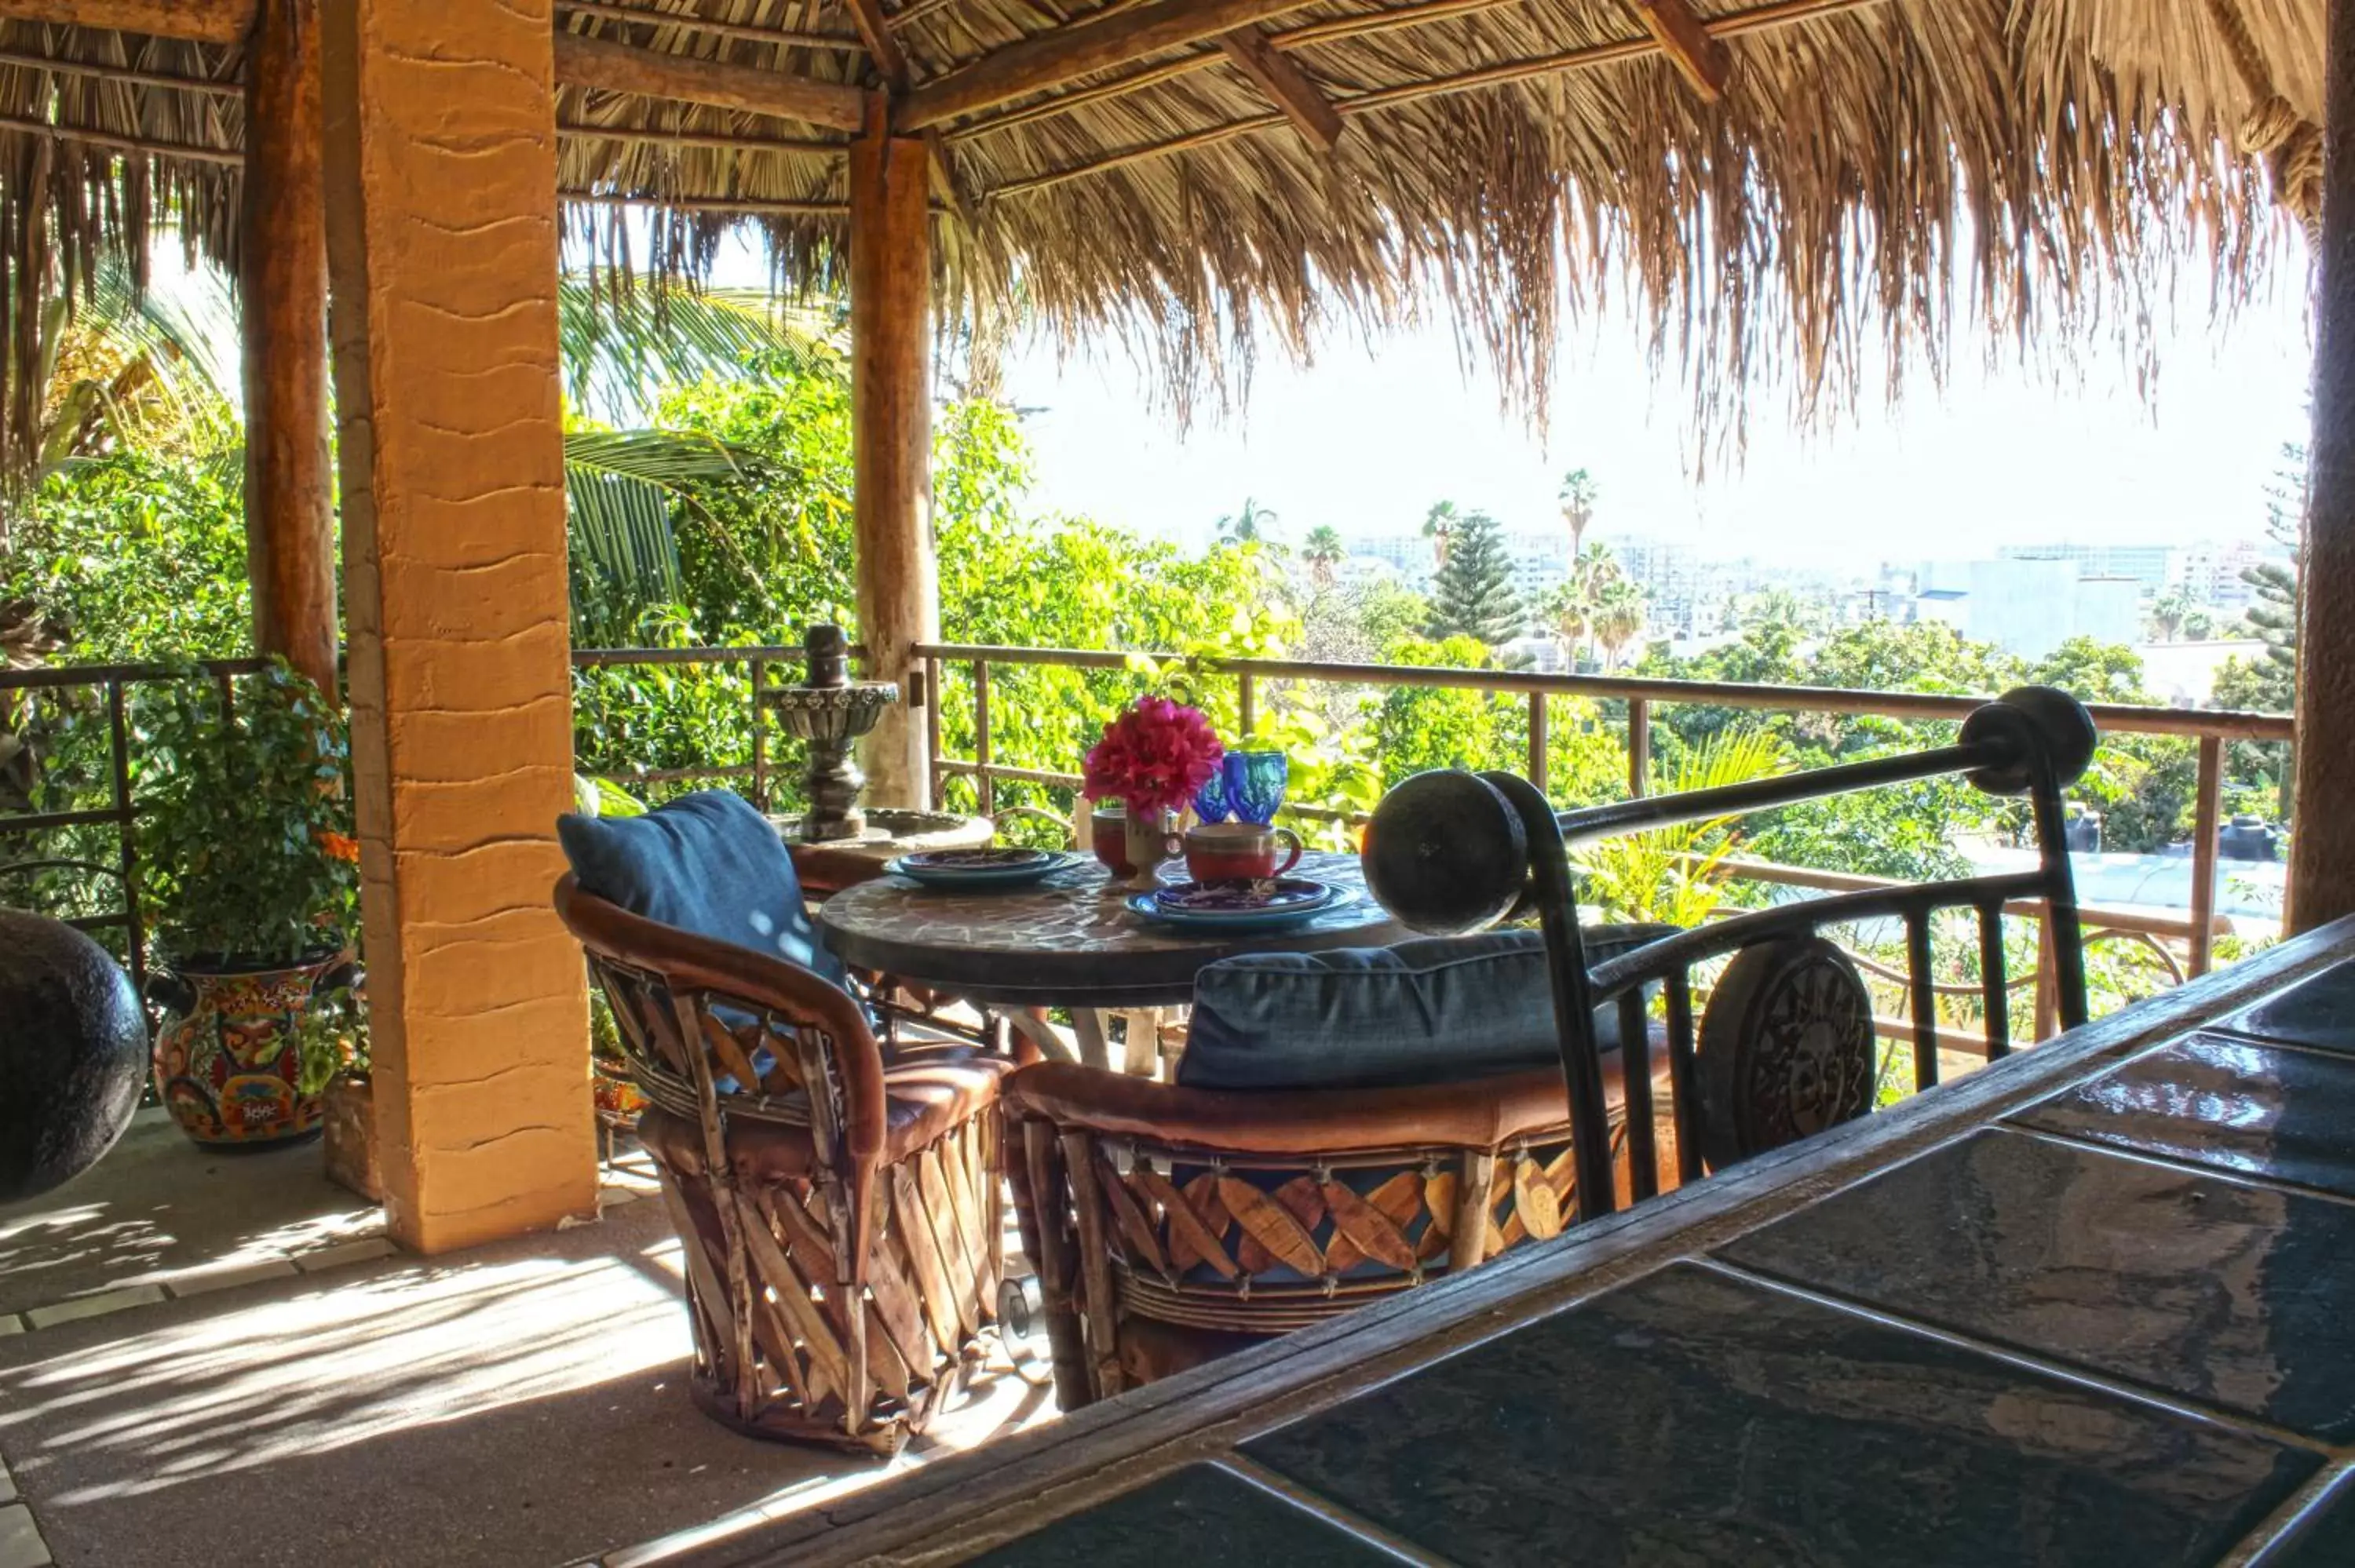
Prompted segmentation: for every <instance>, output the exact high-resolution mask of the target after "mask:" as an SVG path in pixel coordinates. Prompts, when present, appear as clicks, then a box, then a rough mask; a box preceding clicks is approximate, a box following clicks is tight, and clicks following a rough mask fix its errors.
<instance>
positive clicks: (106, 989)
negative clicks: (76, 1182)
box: [0, 909, 147, 1202]
mask: <svg viewBox="0 0 2355 1568" xmlns="http://www.w3.org/2000/svg"><path fill="white" fill-rule="evenodd" d="M146 1080H147V1020H146V1017H145V1015H144V1014H143V1013H142V1012H141V1011H140V1008H139V998H138V995H137V994H136V993H135V992H134V991H133V990H132V989H131V977H130V976H129V975H127V974H124V973H123V966H122V965H120V964H118V963H116V962H115V961H114V959H112V957H111V956H109V954H108V953H107V951H106V949H105V948H101V947H100V946H99V945H98V944H97V943H96V942H93V941H91V939H90V938H88V937H85V936H83V935H82V934H81V933H80V931H77V930H75V929H74V928H73V927H70V926H68V925H65V924H63V923H61V922H59V921H56V920H48V919H44V918H43V917H41V916H37V915H27V914H25V913H23V912H22V911H20V910H15V909H0V1202H14V1201H15V1200H16V1199H20V1198H29V1197H32V1196H34V1195H36V1194H37V1193H41V1192H48V1191H49V1190H50V1189H52V1188H54V1187H59V1186H62V1185H63V1184H64V1183H66V1182H68V1181H72V1180H73V1179H74V1178H75V1177H77V1176H79V1175H80V1174H81V1173H82V1172H83V1171H87V1170H89V1169H90V1168H91V1166H92V1165H94V1164H96V1163H97V1162H98V1159H99V1157H100V1156H101V1155H102V1154H104V1153H105V1152H106V1151H107V1150H110V1149H112V1148H113V1147H114V1140H115V1139H118V1138H120V1137H122V1136H123V1128H126V1127H129V1126H130V1125H131V1116H132V1113H133V1112H134V1111H136V1110H137V1109H138V1108H139V1094H140V1089H141V1087H142V1086H144V1084H145V1083H146Z"/></svg>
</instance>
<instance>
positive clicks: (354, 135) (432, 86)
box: [324, 0, 597, 1252]
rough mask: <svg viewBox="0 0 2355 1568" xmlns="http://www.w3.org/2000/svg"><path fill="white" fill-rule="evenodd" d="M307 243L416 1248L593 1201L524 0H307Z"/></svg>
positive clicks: (552, 379) (397, 1223)
mask: <svg viewBox="0 0 2355 1568" xmlns="http://www.w3.org/2000/svg"><path fill="white" fill-rule="evenodd" d="M324 15H325V23H326V26H325V40H324V62H325V101H326V119H327V182H326V183H327V197H328V209H327V210H328V260H329V263H330V269H331V273H332V277H333V281H334V315H333V329H334V339H335V348H336V411H337V415H338V418H339V419H340V420H341V425H342V439H341V441H340V444H339V448H338V450H339V455H340V458H341V461H342V465H343V470H342V471H343V505H344V579H345V583H346V599H347V607H346V608H347V620H348V622H349V627H350V639H351V654H350V683H351V706H352V753H353V777H354V791H355V795H356V797H357V809H358V819H359V835H360V872H361V897H362V913H363V916H364V918H365V925H366V931H367V940H368V1013H369V1020H370V1023H371V1026H372V1040H373V1045H374V1051H375V1092H376V1111H377V1128H378V1158H379V1162H380V1164H381V1166H382V1169H383V1173H384V1185H385V1207H386V1211H387V1213H388V1215H389V1219H390V1222H391V1225H392V1231H393V1234H394V1235H395V1237H396V1238H398V1239H399V1240H400V1241H401V1242H403V1243H404V1244H406V1245H410V1246H412V1247H416V1248H418V1249H420V1250H422V1251H428V1252H432V1251H439V1250H442V1249H444V1248H449V1247H457V1246H465V1245H471V1244H473V1243H475V1242H479V1241H485V1240H488V1239H490V1238H492V1237H495V1236H500V1235H509V1234H516V1233H518V1232H523V1231H529V1230H537V1229H545V1228H547V1227H549V1226H551V1225H554V1224H556V1223H557V1222H558V1221H559V1220H561V1219H562V1218H564V1217H565V1216H566V1215H568V1214H591V1213H595V1211H596V1205H597V1161H596V1135H595V1131H594V1126H593V1122H592V1118H591V1108H590V1099H589V1015H588V995H587V990H586V987H585V984H584V982H583V979H582V972H581V949H580V948H578V947H577V946H576V945H575V944H574V943H573V942H572V941H571V939H570V938H569V937H568V936H567V934H566V933H565V931H564V928H563V927H561V926H560V925H559V923H558V921H557V919H556V916H555V913H554V911H553V909H552V908H551V907H550V906H549V893H550V891H551V889H552V888H553V887H554V886H555V884H556V880H557V877H558V874H559V873H560V872H561V870H562V869H563V857H562V855H561V854H560V853H559V851H558V849H557V846H556V837H555V828H556V818H557V815H558V813H559V812H561V811H565V810H570V808H571V803H572V709H571V668H570V663H571V661H570V645H569V635H568V616H569V606H568V594H567V586H566V581H565V536H564V450H563V435H562V425H561V417H560V413H559V398H558V384H557V373H558V363H557V330H556V283H557V213H556V116H555V103H554V90H553V87H552V83H551V71H552V59H551V55H552V51H551V48H550V39H551V37H553V32H554V27H553V17H552V16H551V15H550V5H549V0H504V3H503V4H500V5H451V4H450V3H449V0H327V4H326V6H325V13H324Z"/></svg>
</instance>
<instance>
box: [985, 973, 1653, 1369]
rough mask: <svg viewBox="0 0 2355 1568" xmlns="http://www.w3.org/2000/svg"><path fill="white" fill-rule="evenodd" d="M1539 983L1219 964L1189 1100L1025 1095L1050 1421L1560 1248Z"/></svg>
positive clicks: (1031, 1236)
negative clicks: (1253, 1347) (1292, 1334)
mask: <svg viewBox="0 0 2355 1568" xmlns="http://www.w3.org/2000/svg"><path fill="white" fill-rule="evenodd" d="M1672 933H1673V927H1615V928H1610V929H1608V930H1605V929H1603V928H1598V929H1597V930H1596V931H1595V932H1594V933H1593V935H1592V940H1593V945H1594V947H1595V948H1596V950H1597V951H1598V952H1615V951H1625V950H1629V949H1633V948H1639V947H1641V946H1642V945H1643V944H1644V943H1645V942H1647V941H1650V940H1654V939H1657V938H1660V937H1662V936H1665V935H1668V934H1672ZM1545 964H1546V955H1545V952H1544V949H1543V948H1542V946H1541V945H1540V943H1538V941H1537V940H1536V938H1535V937H1534V934H1507V935H1501V936H1490V937H1475V938H1462V939H1455V940H1450V941H1444V942H1409V943H1403V944H1401V945H1399V946H1397V947H1394V948H1385V949H1363V950H1349V951H1341V952H1327V953H1320V954H1313V955H1303V954H1282V955H1279V954H1263V955H1254V956H1252V957H1249V958H1244V959H1230V960H1227V961H1225V962H1223V963H1220V964H1216V965H1212V966H1211V967H1210V968H1209V969H1205V970H1204V971H1203V973H1202V976H1201V978H1200V979H1199V980H1198V981H1197V983H1196V989H1195V1009H1194V1025H1193V1029H1192V1038H1191V1041H1190V1043H1189V1044H1188V1048H1187V1054H1186V1055H1185V1056H1184V1057H1183V1058H1181V1060H1180V1062H1179V1064H1178V1069H1177V1079H1178V1081H1177V1082H1176V1083H1156V1082H1153V1081H1151V1080H1148V1079H1144V1078H1138V1077H1134V1076H1130V1075H1124V1074H1119V1073H1112V1072H1106V1071H1103V1070H1102V1069H1097V1068H1091V1067H1085V1066H1081V1065H1074V1064H1070V1063H1045V1064H1040V1065H1035V1066H1029V1067H1026V1068H1024V1069H1023V1070H1022V1071H1021V1072H1019V1073H1018V1074H1017V1075H1015V1076H1014V1077H1013V1078H1012V1079H1011V1080H1010V1081H1009V1082H1008V1084H1007V1087H1006V1091H1005V1095H1004V1101H1003V1103H1004V1107H1005V1117H1006V1122H1007V1174H1008V1176H1009V1177H1010V1179H1011V1183H1012V1186H1013V1190H1014V1199H1015V1210H1016V1213H1017V1214H1018V1217H1019V1219H1020V1222H1021V1224H1022V1238H1023V1245H1024V1248H1025V1250H1026V1252H1027V1253H1028V1255H1029V1257H1030V1258H1031V1260H1032V1262H1033V1263H1034V1264H1035V1265H1036V1266H1037V1267H1038V1271H1039V1295H1040V1306H1041V1308H1043V1314H1044V1317H1045V1320H1046V1326H1047V1330H1048V1335H1049V1339H1050V1344H1051V1347H1052V1351H1053V1357H1054V1362H1055V1378H1056V1388H1057V1393H1058V1396H1059V1399H1060V1403H1061V1404H1062V1405H1063V1407H1064V1408H1065V1409H1071V1408H1073V1407H1075V1406H1077V1405H1081V1404H1088V1403H1090V1402H1092V1401H1093V1400H1096V1399H1101V1398H1103V1397H1104V1396H1105V1395H1107V1394H1110V1393H1116V1392H1118V1391H1119V1390H1121V1389H1123V1388H1126V1387H1133V1386H1135V1385H1138V1384H1141V1383H1150V1382H1153V1381H1155V1380H1156V1379H1157V1378H1161V1377H1166V1376H1167V1375H1169V1374H1170V1373H1172V1372H1178V1371H1182V1370H1184V1369H1185V1368H1186V1367H1188V1366H1192V1365H1194V1364H1197V1363H1198V1362H1200V1361H1206V1360H1209V1359H1210V1358H1211V1357H1213V1356H1216V1355H1220V1354H1223V1353H1225V1352H1227V1351H1231V1350H1234V1349H1237V1348H1240V1347H1241V1346H1243V1345H1246V1344H1249V1343H1251V1342H1252V1341H1254V1340H1260V1339H1264V1338H1266V1337H1268V1336H1270V1335H1273V1334H1281V1333H1286V1332H1289V1331H1291V1330H1295V1329H1299V1328H1305V1327H1306V1326H1308V1325H1310V1324H1312V1323H1317V1322H1321V1321H1323V1320H1324V1319H1327V1318H1330V1317H1333V1316H1335V1315H1337V1314H1338V1313H1341V1312H1346V1311H1348V1310H1349V1309H1351V1308H1356V1307H1359V1306H1363V1305H1365V1304H1367V1303H1368V1302H1370V1301H1375V1300H1379V1299H1380V1298H1384V1297H1386V1296H1390V1295H1393V1294H1395V1293H1397V1292H1399V1291H1401V1290H1406V1289H1411V1288H1412V1287H1416V1286H1418V1285H1421V1284H1423V1283H1424V1282H1425V1281H1428V1280H1432V1279H1435V1278H1438V1277H1442V1276H1444V1275H1447V1274H1450V1273H1455V1272H1459V1271H1461V1270H1464V1269H1466V1268H1469V1267H1471V1266H1474V1265H1476V1264H1478V1263H1481V1262H1483V1261H1485V1260H1487V1259H1488V1258H1491V1257H1494V1256H1496V1255H1497V1254H1499V1253H1502V1252H1505V1251H1507V1250H1509V1249H1510V1248H1512V1247H1515V1246H1518V1245H1521V1244H1523V1243H1524V1242H1527V1241H1532V1240H1543V1239H1546V1238H1548V1237H1550V1236H1553V1235H1556V1234H1559V1233H1560V1232H1561V1229H1562V1227H1563V1225H1564V1224H1567V1223H1568V1216H1570V1215H1571V1214H1572V1213H1574V1212H1575V1209H1576V1206H1577V1192H1576V1182H1577V1174H1576V1170H1577V1167H1576V1162H1575V1161H1573V1160H1572V1158H1571V1153H1572V1150H1571V1142H1572V1139H1571V1135H1570V1128H1569V1115H1568V1107H1567V1105H1566V1103H1565V1101H1564V1099H1563V1097H1562V1087H1561V1074H1560V1071H1559V1069H1557V1068H1555V1067H1553V1066H1552V1065H1550V1059H1551V1056H1552V1054H1553V1044H1552V1036H1551V1030H1552V1011H1551V1005H1550V999H1548V998H1547V997H1546V996H1545V994H1544V993H1543V990H1542V988H1543V981H1544V974H1545ZM1532 982H1534V990H1535V991H1536V994H1535V995H1532V994H1531V991H1532V989H1533V985H1532ZM1597 1023H1598V1027H1599V1028H1601V1029H1603V1030H1604V1031H1605V1032H1607V1033H1612V1034H1613V1036H1614V1038H1615V1031H1616V1029H1617V1028H1618V1027H1619V1024H1618V1021H1617V1020H1616V1019H1615V1018H1614V1019H1604V1020H1598V1021H1597ZM1605 1060H1606V1063H1607V1064H1615V1063H1616V1062H1617V1060H1618V1055H1617V1053H1616V1052H1615V1051H1614V1052H1613V1053H1611V1054H1608V1055H1607V1056H1606V1058H1605ZM1612 1070H1613V1068H1612V1067H1611V1066H1608V1065H1607V1066H1606V1077H1608V1076H1609V1075H1610V1073H1611V1072H1612ZM1664 1081H1665V1080H1664ZM1611 1093H1612V1105H1613V1107H1614V1125H1613V1126H1612V1128H1611V1129H1610V1131H1609V1133H1608V1135H1607V1136H1608V1141H1609V1142H1610V1144H1611V1146H1612V1148H1613V1150H1617V1151H1622V1152H1623V1153H1624V1150H1625V1145H1626V1141H1627V1139H1626V1137H1625V1127H1624V1125H1623V1124H1622V1123H1621V1121H1620V1120H1619V1119H1617V1118H1618V1113H1619V1108H1620V1107H1621V1105H1622V1102H1623V1100H1624V1098H1625V1097H1624V1095H1622V1094H1621V1093H1620V1092H1619V1086H1618V1085H1617V1083H1616V1080H1615V1079H1612V1090H1611ZM1665 1101H1666V1096H1665V1094H1657V1095H1654V1096H1651V1097H1648V1099H1647V1102H1646V1103H1665ZM1663 1142H1664V1143H1665V1146H1666V1147H1667V1148H1668V1150H1670V1152H1669V1154H1668V1159H1667V1160H1665V1161H1664V1162H1663V1169H1664V1170H1665V1171H1667V1173H1668V1180H1669V1181H1670V1183H1671V1184H1673V1182H1674V1171H1675V1158H1674V1153H1673V1150H1674V1136H1673V1132H1672V1131H1671V1132H1670V1133H1669V1134H1668V1137H1667V1138H1666V1139H1665V1140H1661V1139H1656V1140H1655V1143H1656V1144H1660V1143H1663ZM1656 1158H1657V1156H1656ZM1619 1184H1620V1185H1621V1186H1622V1187H1631V1186H1632V1176H1631V1174H1630V1173H1629V1172H1627V1171H1624V1170H1623V1171H1621V1173H1620V1175H1619Z"/></svg>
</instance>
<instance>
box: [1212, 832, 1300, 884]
mask: <svg viewBox="0 0 2355 1568" xmlns="http://www.w3.org/2000/svg"><path fill="white" fill-rule="evenodd" d="M1279 842H1281V843H1284V844H1289V845H1290V846H1291V849H1292V853H1290V854H1288V855H1285V856H1284V857H1283V859H1282V860H1281V862H1279V861H1278V859H1277V857H1276V847H1277V845H1278V844H1279ZM1184 852H1185V855H1186V870H1187V872H1188V874H1190V875H1192V877H1193V878H1194V880H1195V881H1197V882H1203V883H1209V882H1266V881H1268V880H1270V879H1272V878H1274V877H1278V876H1282V875H1283V874H1284V873H1285V872H1287V871H1290V870H1291V869H1292V868H1293V867H1294V866H1295V865H1298V864H1299V863H1300V835H1299V834H1297V833H1295V832H1293V831H1292V830H1291V829H1290V828H1272V827H1265V826H1263V825H1261V824H1260V823H1258V822H1200V823H1197V824H1196V825H1195V826H1193V827H1191V828H1188V829H1187V830H1186V840H1185V844H1184Z"/></svg>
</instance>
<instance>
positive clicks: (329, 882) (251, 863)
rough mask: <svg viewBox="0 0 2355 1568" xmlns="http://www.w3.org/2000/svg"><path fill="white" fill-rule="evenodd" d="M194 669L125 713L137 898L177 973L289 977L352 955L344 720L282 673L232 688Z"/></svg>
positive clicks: (355, 849)
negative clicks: (231, 696) (195, 968)
mask: <svg viewBox="0 0 2355 1568" xmlns="http://www.w3.org/2000/svg"><path fill="white" fill-rule="evenodd" d="M236 687H237V691H236V701H235V703H234V704H224V702H223V701H222V692H221V688H220V686H219V685H218V684H217V683H215V682H214V681H213V680H212V679H211V678H210V677H209V676H208V675H207V674H206V673H204V672H203V670H202V669H200V668H198V667H197V666H195V665H193V664H191V665H186V666H185V667H183V668H182V669H181V670H180V672H179V673H178V675H177V677H176V678H175V679H172V680H168V681H161V682H157V683H153V684H149V685H144V686H142V687H141V688H139V690H138V692H137V694H136V697H135V699H134V701H133V707H132V715H131V716H132V721H133V746H132V756H133V758H135V760H136V769H135V773H134V776H133V789H134V790H135V791H136V794H137V800H138V803H139V806H140V808H141V814H140V817H139V821H138V835H139V837H138V846H139V862H138V863H139V874H140V877H141V892H142V897H143V900H144V902H145V903H146V905H147V906H148V907H149V908H151V909H153V910H155V917H156V932H155V935H156V943H157V946H158V948H160V949H161V951H162V952H163V954H164V955H165V957H166V958H167V959H171V960H172V961H175V962H181V963H185V962H188V961H190V960H209V961H213V962H224V961H227V962H232V963H234V964H236V965H237V966H239V967H248V966H250V967H253V968H265V967H270V966H273V965H282V964H293V963H298V962H301V961H304V959H308V958H311V957H314V956H317V955H321V954H325V953H333V952H336V951H337V950H339V949H341V948H345V947H346V946H348V945H349V944H350V942H351V941H352V938H353V937H354V935H355V933H356V927H357V918H356V916H357V905H358V892H359V864H358V862H359V844H358V842H357V840H356V839H355V838H354V837H353V836H352V802H351V798H350V794H349V791H348V789H347V788H346V779H345V766H346V756H347V753H346V740H345V731H344V723H343V717H342V715H340V714H338V713H337V712H336V710H335V709H334V708H333V707H332V706H330V705H328V703H327V701H326V699H325V697H324V696H322V695H321V694H320V692H319V689H318V687H316V686H314V685H313V684H312V683H310V682H308V681H306V680H304V678H303V677H302V676H301V675H299V674H297V673H294V671H293V669H292V668H290V667H289V666H288V665H287V664H286V662H285V661H283V660H273V661H272V662H271V665H270V667H269V668H268V669H266V670H264V671H263V672H262V673H260V674H258V675H250V676H246V677H243V678H241V679H240V680H239V681H238V682H237V683H236Z"/></svg>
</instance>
